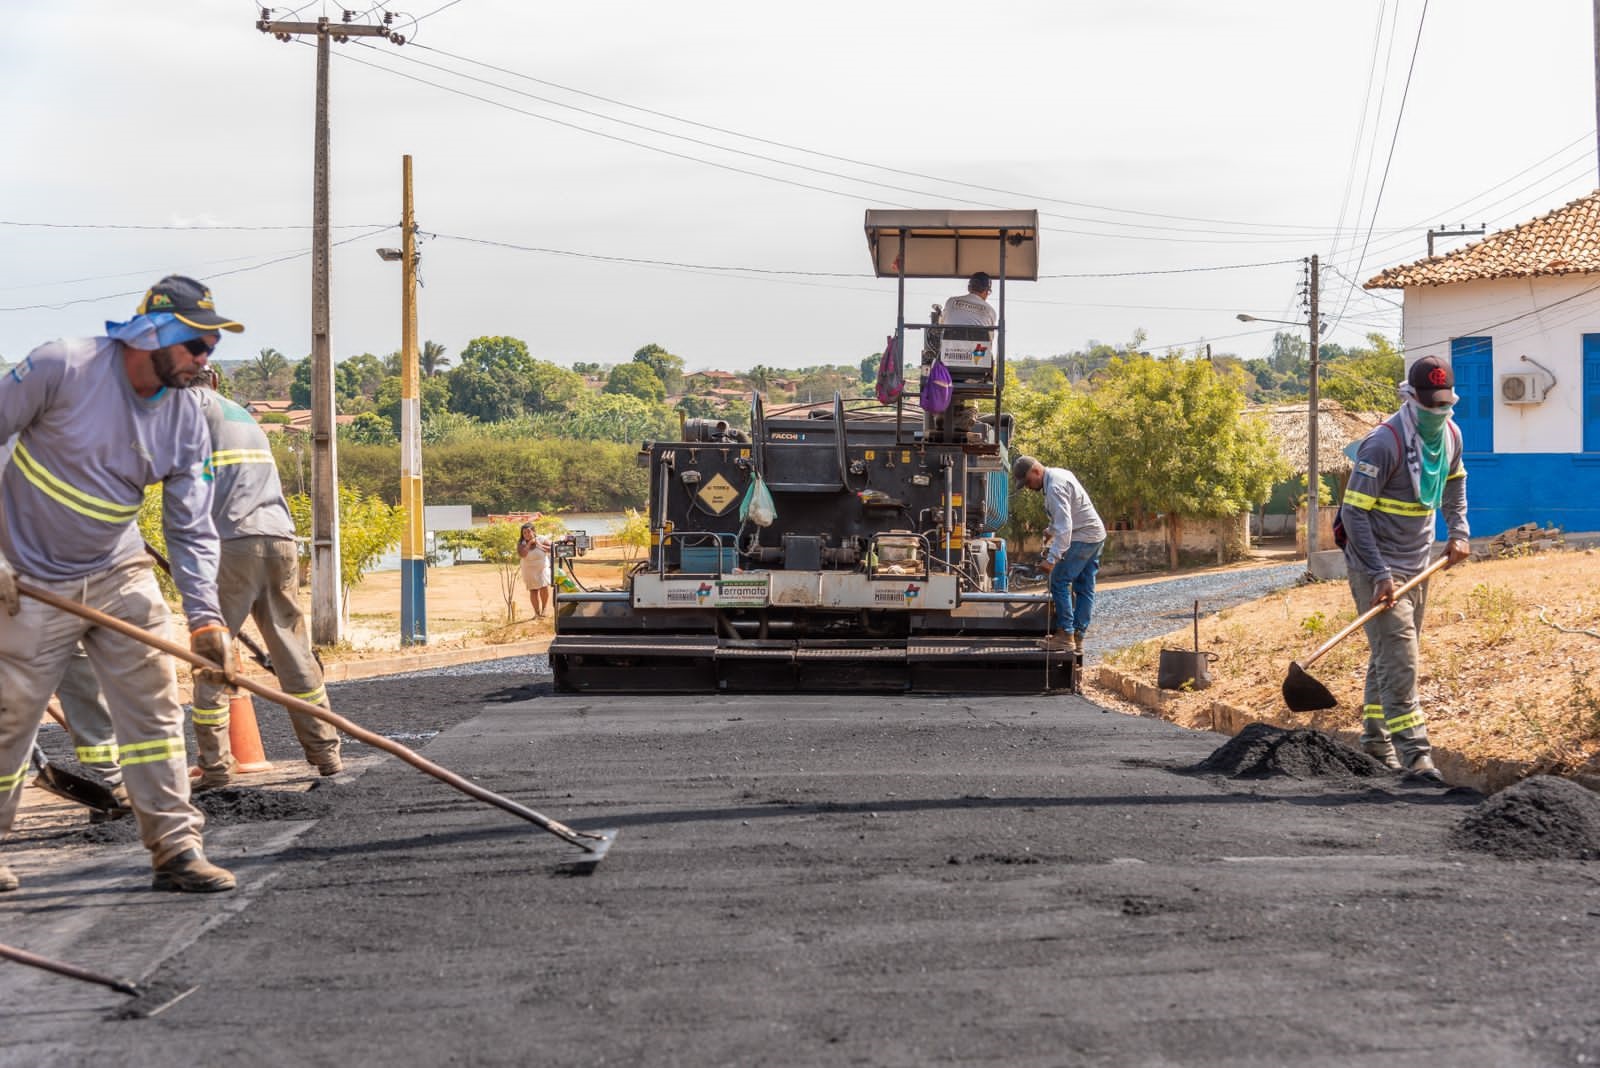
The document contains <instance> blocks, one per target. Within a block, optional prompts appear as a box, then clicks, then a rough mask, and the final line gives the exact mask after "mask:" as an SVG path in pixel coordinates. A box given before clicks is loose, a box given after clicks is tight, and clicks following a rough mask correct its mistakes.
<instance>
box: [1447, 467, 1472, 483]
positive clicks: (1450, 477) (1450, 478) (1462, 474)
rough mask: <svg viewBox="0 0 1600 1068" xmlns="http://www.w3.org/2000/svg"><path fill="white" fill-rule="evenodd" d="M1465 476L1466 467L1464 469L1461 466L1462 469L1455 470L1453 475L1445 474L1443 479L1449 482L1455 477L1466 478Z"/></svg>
mask: <svg viewBox="0 0 1600 1068" xmlns="http://www.w3.org/2000/svg"><path fill="white" fill-rule="evenodd" d="M1466 477H1467V472H1466V469H1465V468H1463V469H1462V470H1460V471H1457V472H1456V473H1455V474H1453V475H1448V476H1446V477H1445V481H1446V482H1451V481H1454V480H1455V479H1458V478H1466Z"/></svg>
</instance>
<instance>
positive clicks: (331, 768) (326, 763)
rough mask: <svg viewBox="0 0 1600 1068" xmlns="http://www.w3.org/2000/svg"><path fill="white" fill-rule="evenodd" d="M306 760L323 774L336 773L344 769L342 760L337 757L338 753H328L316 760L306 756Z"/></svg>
mask: <svg viewBox="0 0 1600 1068" xmlns="http://www.w3.org/2000/svg"><path fill="white" fill-rule="evenodd" d="M306 761H307V763H309V764H310V765H311V766H312V767H314V768H316V769H317V771H319V772H321V773H322V774H323V775H337V774H339V773H340V772H341V771H343V770H344V761H343V760H340V759H339V754H338V753H328V754H325V755H324V756H322V757H320V758H319V759H317V760H312V759H310V758H309V757H307V758H306Z"/></svg>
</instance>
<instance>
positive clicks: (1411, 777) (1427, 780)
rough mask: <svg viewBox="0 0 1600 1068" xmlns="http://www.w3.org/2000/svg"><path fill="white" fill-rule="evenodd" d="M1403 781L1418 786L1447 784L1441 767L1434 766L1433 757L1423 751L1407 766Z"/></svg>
mask: <svg viewBox="0 0 1600 1068" xmlns="http://www.w3.org/2000/svg"><path fill="white" fill-rule="evenodd" d="M1403 781H1405V782H1408V783H1414V784H1416V785H1418V786H1445V785H1447V784H1446V783H1445V781H1444V776H1443V775H1441V774H1440V773H1439V769H1438V768H1436V767H1434V766H1433V758H1432V757H1430V756H1429V755H1428V754H1426V753H1423V754H1421V755H1420V756H1418V757H1417V758H1416V759H1415V760H1413V761H1412V762H1411V766H1410V767H1408V768H1406V773H1405V775H1404V776H1403Z"/></svg>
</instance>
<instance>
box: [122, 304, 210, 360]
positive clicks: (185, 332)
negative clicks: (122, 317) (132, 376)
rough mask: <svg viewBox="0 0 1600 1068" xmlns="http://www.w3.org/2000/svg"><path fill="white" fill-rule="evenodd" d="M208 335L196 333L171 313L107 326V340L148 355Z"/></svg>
mask: <svg viewBox="0 0 1600 1068" xmlns="http://www.w3.org/2000/svg"><path fill="white" fill-rule="evenodd" d="M205 335H206V331H204V330H197V329H195V328H194V327H192V326H190V325H189V324H188V323H185V322H181V321H180V320H179V319H178V317H177V316H176V315H174V314H172V313H171V312H151V313H150V314H148V315H135V316H134V317H133V318H132V319H129V320H128V321H127V322H125V323H113V322H107V323H106V336H107V337H109V338H114V339H115V340H117V341H120V342H122V343H123V344H124V345H127V346H128V347H129V348H134V349H144V350H145V351H147V352H154V351H155V350H156V349H164V348H166V347H167V346H168V345H181V344H183V343H184V342H185V341H189V340H192V339H194V338H197V337H205Z"/></svg>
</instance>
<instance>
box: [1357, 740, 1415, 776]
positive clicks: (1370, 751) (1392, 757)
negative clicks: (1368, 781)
mask: <svg viewBox="0 0 1600 1068" xmlns="http://www.w3.org/2000/svg"><path fill="white" fill-rule="evenodd" d="M1361 751H1362V752H1363V753H1366V754H1367V756H1369V757H1371V758H1372V759H1374V760H1379V761H1382V762H1383V766H1384V767H1386V768H1388V769H1389V770H1390V771H1404V770H1405V766H1404V765H1403V764H1401V763H1400V756H1399V754H1397V753H1396V752H1395V751H1394V743H1393V742H1362V743H1361Z"/></svg>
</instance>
